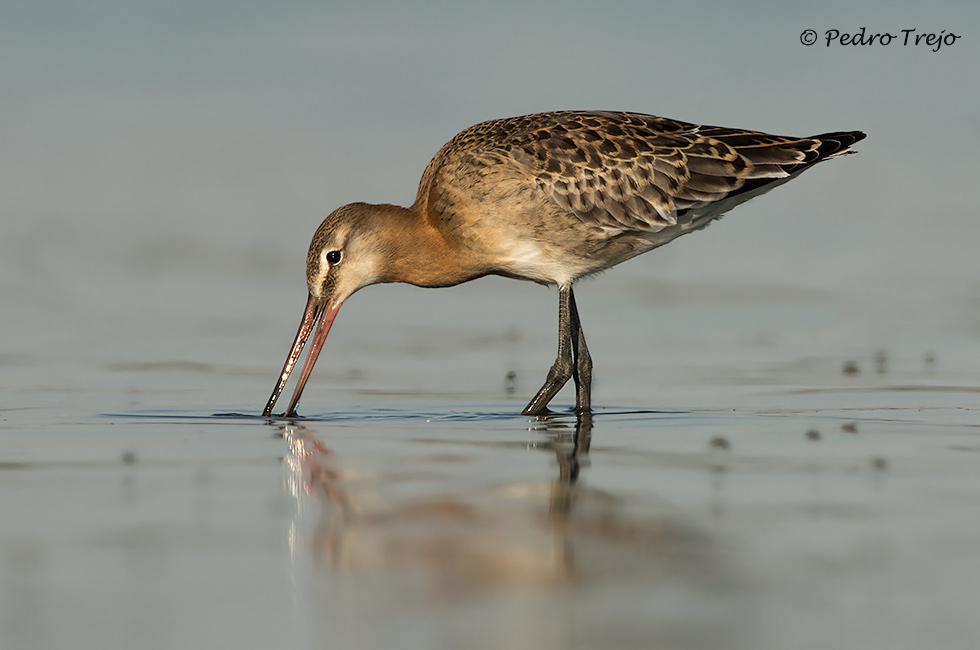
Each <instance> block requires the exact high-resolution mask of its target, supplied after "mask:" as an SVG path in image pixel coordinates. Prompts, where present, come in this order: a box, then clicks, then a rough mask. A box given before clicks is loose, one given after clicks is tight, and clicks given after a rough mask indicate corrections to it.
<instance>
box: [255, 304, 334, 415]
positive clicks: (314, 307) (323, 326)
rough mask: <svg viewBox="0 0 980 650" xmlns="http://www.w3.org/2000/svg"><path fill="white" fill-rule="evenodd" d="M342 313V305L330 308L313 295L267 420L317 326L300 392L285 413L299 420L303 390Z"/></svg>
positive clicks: (284, 368) (301, 378)
mask: <svg viewBox="0 0 980 650" xmlns="http://www.w3.org/2000/svg"><path fill="white" fill-rule="evenodd" d="M338 311H340V305H337V306H336V307H329V308H328V307H327V302H326V301H323V302H321V301H319V300H317V299H316V298H314V297H313V295H312V294H311V295H310V297H309V299H308V300H307V301H306V310H305V311H304V312H303V319H302V320H301V321H300V323H299V330H297V331H296V338H295V339H293V346H292V348H290V350H289V356H287V357H286V363H284V364H283V366H282V372H281V373H279V381H277V382H276V388H275V390H273V391H272V395H271V396H270V397H269V401H268V403H267V404H266V405H265V409H263V411H262V416H263V417H269V416H270V415H272V409H273V407H274V406H275V405H276V402H277V401H278V400H279V396H280V395H281V394H282V390H283V388H285V387H286V381H287V380H288V379H289V375H290V374H291V373H292V371H293V367H294V366H295V365H296V362H297V361H298V360H299V356H300V354H302V352H303V348H304V347H305V346H306V340H307V339H308V338H309V337H310V333H311V332H312V331H313V328H314V326H315V327H316V334H314V336H313V342H312V343H311V344H310V351H309V352H308V353H307V355H306V361H305V362H304V363H303V371H302V372H301V373H300V377H299V383H298V384H297V385H296V390H295V391H293V397H292V399H290V400H289V407H288V408H287V409H286V412H285V413H283V415H284V416H285V417H295V415H296V404H297V403H298V402H299V398H300V396H301V395H302V394H303V387H304V386H306V380H307V379H309V378H310V373H311V372H312V371H313V365H314V364H315V363H316V358H317V357H318V356H320V350H321V349H323V343H324V341H326V340H327V334H328V333H329V332H330V326H331V325H333V321H334V319H335V318H336V317H337V312H338Z"/></svg>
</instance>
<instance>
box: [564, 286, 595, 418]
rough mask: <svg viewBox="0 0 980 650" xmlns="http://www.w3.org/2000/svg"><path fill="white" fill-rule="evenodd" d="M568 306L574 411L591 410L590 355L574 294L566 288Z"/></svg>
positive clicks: (588, 411) (587, 411)
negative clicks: (573, 364) (572, 336)
mask: <svg viewBox="0 0 980 650" xmlns="http://www.w3.org/2000/svg"><path fill="white" fill-rule="evenodd" d="M568 307H569V315H570V317H571V325H572V331H573V332H574V334H575V335H574V338H572V356H574V357H575V375H574V377H575V412H576V413H591V412H592V357H591V356H589V346H587V345H586V344H585V333H584V332H583V331H582V322H581V321H580V320H579V318H578V307H576V306H575V294H574V293H573V292H572V290H571V288H569V289H568Z"/></svg>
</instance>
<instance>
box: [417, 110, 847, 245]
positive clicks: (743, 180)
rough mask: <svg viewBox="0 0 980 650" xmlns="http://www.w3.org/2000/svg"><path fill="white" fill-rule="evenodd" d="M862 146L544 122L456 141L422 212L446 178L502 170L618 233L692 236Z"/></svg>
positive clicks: (644, 125) (650, 126)
mask: <svg viewBox="0 0 980 650" xmlns="http://www.w3.org/2000/svg"><path fill="white" fill-rule="evenodd" d="M863 138H864V134H863V133H861V132H859V131H852V132H840V133H827V134H823V135H818V136H812V137H807V138H794V137H785V136H777V135H770V134H766V133H760V132H756V131H746V130H740V129H731V128H723V127H714V126H699V125H695V124H691V123H687V122H681V121H677V120H670V119H666V118H662V117H656V116H653V115H644V114H639V113H620V112H607V111H559V112H551V113H536V114H532V115H524V116H520V117H512V118H506V119H499V120H491V121H488V122H482V123H480V124H476V125H474V126H471V127H470V128H468V129H465V130H464V131H462V132H460V133H459V134H458V135H456V136H455V137H454V138H453V139H452V140H450V141H449V142H448V143H446V145H444V146H443V147H442V149H440V150H439V152H438V153H437V154H436V156H435V157H434V158H433V159H432V161H431V162H430V163H429V166H428V167H427V168H426V170H425V173H424V174H423V177H422V182H421V183H420V185H419V193H418V196H417V199H416V205H417V206H421V204H423V203H424V202H425V201H426V200H427V198H428V197H429V196H430V195H431V193H432V190H433V189H434V185H435V184H437V183H439V182H440V181H443V182H447V181H448V183H450V184H451V183H452V181H453V179H452V178H447V177H446V176H445V174H447V173H448V174H449V175H450V176H455V177H458V176H462V175H466V174H469V175H476V176H477V177H480V176H481V175H491V176H492V172H491V170H493V169H494V168H495V167H501V166H503V167H507V168H508V169H511V170H516V172H517V173H518V174H519V175H520V177H521V178H522V181H523V182H524V183H526V184H527V185H528V186H533V187H534V188H535V189H538V190H541V191H542V192H543V193H544V194H545V195H546V196H548V197H549V198H550V199H551V200H552V201H553V202H554V203H555V204H556V206H558V207H559V208H561V209H563V210H565V211H567V212H569V213H571V214H574V215H575V216H576V217H578V219H580V220H582V221H583V222H584V223H587V224H590V225H593V226H595V227H598V228H600V229H603V230H607V231H610V232H611V233H614V232H625V231H633V232H637V231H639V232H649V233H656V232H659V231H661V230H664V229H666V228H671V227H674V226H681V228H682V230H683V231H684V232H686V231H687V230H690V229H693V228H697V227H702V226H703V225H704V224H705V223H707V221H710V220H711V219H712V218H714V217H717V216H720V214H721V213H722V212H724V211H726V210H729V209H731V208H732V207H734V206H735V205H737V204H739V203H742V202H744V201H746V200H748V199H749V198H752V197H753V196H757V195H758V194H761V193H763V192H765V191H768V190H769V189H771V187H775V186H776V185H778V184H780V183H781V182H784V181H785V180H788V179H789V178H791V177H793V176H795V175H797V174H798V173H800V172H801V171H803V170H805V169H807V168H809V167H810V166H812V165H814V164H816V163H817V162H820V161H821V160H825V159H828V158H833V157H836V156H839V155H842V154H846V153H849V150H848V147H849V146H850V145H851V144H853V143H855V142H858V141H859V140H861V139H863ZM678 234H683V232H680V233H678Z"/></svg>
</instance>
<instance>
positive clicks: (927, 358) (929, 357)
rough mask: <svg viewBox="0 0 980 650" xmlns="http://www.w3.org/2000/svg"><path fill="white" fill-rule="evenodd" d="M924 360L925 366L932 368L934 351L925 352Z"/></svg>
mask: <svg viewBox="0 0 980 650" xmlns="http://www.w3.org/2000/svg"><path fill="white" fill-rule="evenodd" d="M925 362H926V367H928V368H929V370H932V369H933V366H935V365H936V353H935V352H926V356H925Z"/></svg>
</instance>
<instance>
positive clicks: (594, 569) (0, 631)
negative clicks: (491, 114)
mask: <svg viewBox="0 0 980 650" xmlns="http://www.w3.org/2000/svg"><path fill="white" fill-rule="evenodd" d="M645 273H648V269H644V268H642V267H635V268H634V269H632V270H628V271H626V272H624V273H623V274H621V275H620V276H619V277H618V278H610V279H609V280H607V279H606V278H600V279H599V280H597V281H595V282H593V283H588V284H585V285H583V287H582V290H581V291H580V292H579V294H580V295H579V304H580V308H581V310H582V313H583V319H584V321H585V325H586V332H587V334H588V336H589V340H590V345H591V348H592V350H593V356H594V358H595V361H596V387H595V392H594V394H595V402H596V404H597V405H598V406H597V409H596V413H595V415H594V417H593V418H592V419H591V421H580V420H577V419H576V418H575V417H574V416H573V415H571V414H569V413H567V411H566V412H558V413H556V414H555V415H554V416H551V417H549V418H544V419H535V418H527V417H523V416H520V415H518V413H519V412H520V409H521V408H522V406H523V404H524V401H525V400H526V399H528V398H529V397H530V395H531V394H533V392H534V390H535V389H536V388H537V384H538V382H539V381H541V380H543V377H544V374H545V371H546V370H547V367H548V365H549V364H550V362H551V360H552V356H553V345H554V343H553V339H552V337H553V336H554V314H553V311H554V305H553V303H554V302H555V294H554V293H553V292H548V291H547V290H545V289H542V288H539V287H534V286H529V285H524V284H521V283H514V282H508V281H497V280H491V281H481V282H478V283H474V284H472V285H470V286H469V287H460V288H458V289H454V290H449V291H445V292H427V291H422V290H418V289H413V288H409V287H380V288H376V291H375V290H373V289H369V290H367V291H365V292H364V294H363V295H358V296H357V297H355V299H353V300H352V301H351V303H350V305H348V306H345V308H344V310H343V311H342V313H341V316H340V318H339V319H338V321H337V325H336V326H335V329H334V331H333V332H332V333H331V336H330V339H329V340H328V342H327V347H326V350H325V352H324V355H323V357H322V358H321V361H320V365H319V366H318V368H317V371H316V372H315V373H314V375H313V378H312V380H311V383H310V385H309V386H308V388H307V391H306V395H305V396H304V399H303V402H302V403H301V404H300V413H301V414H302V415H303V417H302V418H301V419H298V420H293V421H289V420H281V419H275V418H273V419H263V418H260V417H258V416H257V413H258V412H259V411H260V409H261V407H262V406H263V405H264V403H265V399H266V397H267V395H268V392H269V390H271V388H272V383H273V381H274V379H275V374H276V373H277V372H278V370H279V366H280V364H281V361H282V355H284V354H285V352H286V348H287V346H288V344H289V341H290V337H291V335H292V333H293V330H294V327H295V320H297V319H298V317H299V310H300V309H301V307H302V295H301V294H300V295H297V296H294V297H291V298H290V299H292V298H295V300H293V303H291V304H287V305H284V306H282V307H281V308H278V307H277V308H276V309H275V310H271V309H270V310H268V311H266V312H261V311H256V310H255V309H254V307H253V306H251V305H249V303H248V302H247V301H246V300H239V299H238V298H240V297H243V296H247V295H248V293H249V291H254V289H250V288H249V287H248V283H244V282H243V283H229V284H227V285H225V284H221V283H218V282H209V281H206V280H204V281H200V282H198V283H197V284H196V285H194V286H195V287H196V288H195V289H193V290H192V289H190V288H189V287H190V286H191V285H189V284H188V283H187V282H186V280H183V279H180V278H176V279H175V280H173V281H172V283H173V284H172V286H171V285H170V284H168V283H159V284H157V285H155V290H154V292H153V296H154V297H155V299H157V300H159V298H160V296H166V295H171V296H173V297H174V300H180V299H181V296H182V295H183V294H182V290H181V287H185V289H184V291H196V292H200V294H199V295H207V296H216V298H215V300H214V301H210V300H202V299H200V297H199V296H194V297H192V298H187V303H186V304H187V305H190V307H187V308H185V309H183V310H180V309H175V311H176V312H178V313H180V314H181V315H182V317H181V318H174V317H173V316H170V317H161V320H159V321H158V320H157V319H154V318H152V314H153V311H152V310H153V309H154V307H152V306H151V305H150V304H144V303H143V302H141V301H146V303H150V302H151V301H150V299H149V298H146V297H143V296H142V295H141V292H140V291H138V290H137V288H139V287H143V286H145V282H143V281H140V280H139V279H138V278H137V279H136V280H133V281H132V282H126V281H122V280H116V282H117V283H118V289H119V291H120V292H121V295H125V296H128V297H129V298H130V299H131V300H130V301H117V302H107V303H103V304H99V302H98V300H94V299H93V300H92V301H78V303H76V304H74V305H71V306H69V308H68V309H67V310H65V311H63V312H62V314H61V315H62V317H63V318H64V319H65V320H64V321H59V324H57V325H53V324H50V323H49V324H48V325H44V322H45V320H44V319H36V320H34V321H33V324H34V326H33V327H31V326H29V325H28V324H27V322H26V321H23V320H16V319H14V318H10V319H9V322H7V323H6V324H7V326H8V329H7V332H9V333H10V334H11V335H12V336H17V337H19V338H18V339H17V340H19V341H20V343H21V344H20V346H19V347H18V348H17V349H16V350H12V351H11V352H9V353H7V354H5V356H4V357H3V358H2V364H0V373H2V375H0V376H2V378H3V384H4V386H5V395H6V396H7V397H6V398H5V399H6V404H5V405H4V407H3V411H2V421H0V488H2V489H0V494H2V497H0V499H2V507H3V511H4V513H5V514H4V525H3V527H2V529H0V549H2V552H0V584H2V585H3V587H2V589H0V612H2V614H0V616H2V621H0V623H2V625H0V646H2V647H12V648H14V647H67V646H71V647H75V648H128V647H144V648H173V647H206V646H212V647H232V646H238V647H270V646H273V645H278V646H286V645H293V646H300V647H355V648H381V647H406V648H431V647H466V648H484V647H485V648H497V647H513V648H569V647H572V648H575V647H581V648H593V647H622V648H631V647H635V648H650V647H662V648H718V647H726V648H753V649H758V648H780V649H783V648H822V647H861V648H889V649H894V648H921V647H944V648H961V647H962V648H967V647H974V646H975V644H976V642H977V640H978V639H980V622H978V619H977V618H976V616H975V606H974V604H975V603H976V602H977V597H978V587H977V585H978V584H980V552H978V550H977V546H976V539H978V535H980V524H978V522H980V516H978V515H980V478H978V476H980V453H978V452H980V435H978V434H980V412H978V411H977V410H976V408H975V406H974V405H975V403H976V399H977V395H978V393H980V389H978V388H977V387H978V386H980V376H978V373H977V371H976V370H975V369H976V368H978V367H980V364H978V363H976V361H977V360H978V359H980V339H977V338H976V337H972V336H970V335H968V334H948V333H947V334H942V335H941V334H935V333H933V334H931V335H929V336H916V335H908V334H905V335H894V336H892V337H891V339H890V340H891V343H890V344H889V346H888V347H887V348H886V347H876V346H873V345H870V344H869V341H870V340H872V338H873V337H872V336H870V335H868V334H867V326H866V324H865V320H863V319H862V317H861V315H860V314H857V315H855V314H854V313H852V312H849V311H848V310H847V309H846V307H842V305H845V306H846V305H847V304H849V303H848V302H847V300H846V299H845V298H841V297H839V296H838V297H836V298H834V297H828V296H826V295H825V296H822V297H821V296H814V295H809V294H805V293H804V294H794V293H793V292H780V291H778V290H776V289H773V290H770V291H766V290H764V289H754V290H752V291H748V290H740V289H739V288H738V286H734V285H733V286H730V287H729V289H728V290H727V291H723V292H719V291H718V290H716V289H711V290H708V289H699V288H698V287H691V286H685V285H683V284H677V283H675V284H671V283H666V284H660V285H655V284H654V285H649V286H650V287H652V289H649V295H643V294H641V297H640V298H639V299H638V298H637V294H636V292H631V291H629V289H630V288H631V287H636V286H639V284H640V283H641V282H642V279H643V274H645ZM168 287H170V288H169V289H168ZM299 289H301V287H299ZM610 289H612V290H611V291H610ZM168 292H169V293H168ZM10 295H11V296H12V303H11V304H12V305H13V308H14V312H8V313H18V312H17V310H18V309H19V310H20V312H19V313H26V312H29V311H30V310H32V309H36V310H37V313H38V314H42V313H44V312H43V310H41V309H40V308H39V306H38V303H37V302H36V301H37V300H38V299H37V297H36V295H37V294H35V293H33V292H30V291H22V292H20V293H18V292H17V291H12V292H11V294H10ZM219 295H220V296H223V298H217V296H219ZM721 295H723V296H724V297H723V298H722V297H720V296H721ZM283 302H288V301H286V300H285V299H284V300H283ZM123 304H126V305H133V306H134V309H133V311H130V310H129V309H128V308H122V307H120V305H123ZM155 304H156V309H158V310H159V311H160V312H161V313H163V312H165V311H166V305H161V304H159V302H157V303H155ZM113 305H115V307H113ZM950 309H951V311H954V312H955V310H956V308H955V307H950ZM147 312H149V316H148V315H147ZM63 322H69V323H72V329H71V330H65V329H64V328H63V325H62V324H60V323H63ZM18 323H19V325H18ZM100 323H101V325H102V327H101V328H100V327H99V324H100ZM18 327H19V328H20V329H19V330H18V329H17V328H18ZM624 328H626V329H625V331H626V332H627V334H628V335H626V336H624ZM960 329H961V330H962V329H968V328H966V327H965V326H964V328H960ZM646 332H649V333H650V334H649V335H646V334H645V333H646ZM927 343H928V344H927ZM848 364H850V365H851V366H854V367H856V372H845V371H844V367H845V365H848ZM509 372H514V373H515V375H516V377H515V378H514V379H513V380H512V381H509V380H508V379H507V375H508V373H509ZM569 399H571V395H570V394H569V392H568V391H567V389H566V392H563V393H561V394H560V395H559V397H558V398H557V399H556V401H555V407H556V408H558V409H567V408H568V405H569V401H568V400H569Z"/></svg>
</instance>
